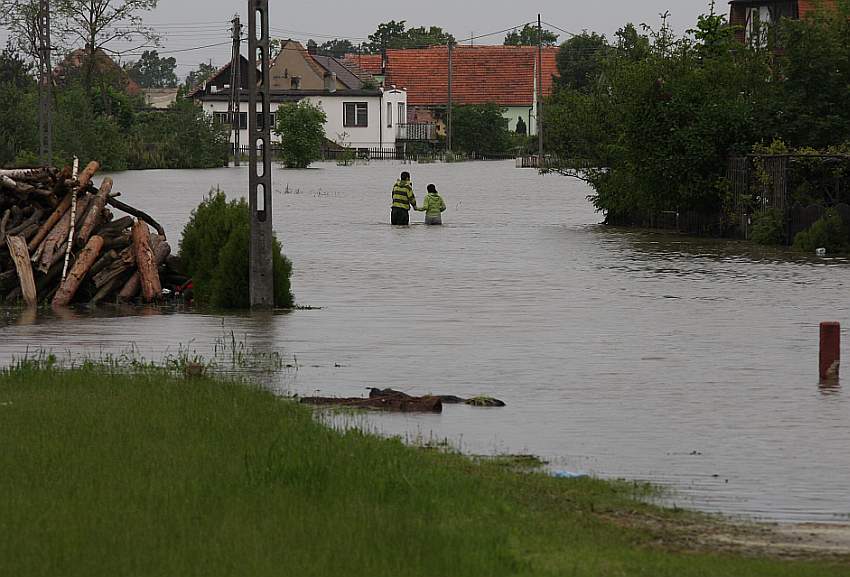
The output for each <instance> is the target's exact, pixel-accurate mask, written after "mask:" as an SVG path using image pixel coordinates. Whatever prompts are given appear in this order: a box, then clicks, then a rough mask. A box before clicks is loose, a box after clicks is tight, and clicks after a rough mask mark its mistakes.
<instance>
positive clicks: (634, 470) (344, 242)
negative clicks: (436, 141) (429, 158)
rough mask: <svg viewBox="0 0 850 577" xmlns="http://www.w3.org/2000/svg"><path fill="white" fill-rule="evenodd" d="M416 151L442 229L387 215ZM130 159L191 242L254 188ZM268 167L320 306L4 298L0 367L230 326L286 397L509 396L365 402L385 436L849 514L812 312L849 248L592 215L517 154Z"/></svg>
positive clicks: (308, 289) (417, 179) (576, 194)
mask: <svg viewBox="0 0 850 577" xmlns="http://www.w3.org/2000/svg"><path fill="white" fill-rule="evenodd" d="M404 169H407V170H410V171H411V172H412V173H413V178H414V186H415V189H416V191H417V194H418V195H419V196H420V197H421V195H422V192H423V191H424V189H425V186H426V185H427V184H429V183H431V182H433V183H435V184H436V185H437V187H438V188H439V190H440V192H441V193H442V194H443V196H444V197H445V199H446V203H447V205H448V211H447V212H446V214H445V216H444V222H445V223H446V225H445V226H443V227H425V226H423V225H420V224H414V225H413V226H411V227H410V228H394V227H391V226H389V225H388V224H387V222H388V220H389V208H388V205H389V191H390V188H391V186H392V184H393V180H394V178H395V177H396V176H397V174H398V173H399V172H400V171H401V170H404ZM114 177H115V181H116V189H118V190H120V191H122V192H123V195H124V196H123V198H124V199H125V200H126V202H128V203H130V204H133V205H136V206H138V207H139V208H142V209H146V210H148V211H150V212H151V213H153V214H155V215H156V216H157V217H158V218H159V219H160V220H161V221H162V224H164V225H165V226H166V229H167V231H168V232H169V234H170V237H171V240H172V241H174V242H176V241H177V239H178V237H179V231H180V230H181V228H182V226H183V224H185V222H186V220H187V219H188V216H189V212H190V211H191V210H192V208H193V207H195V206H196V205H197V204H198V202H199V201H200V200H201V199H202V198H203V197H204V195H205V194H206V193H207V191H208V190H209V189H210V187H212V186H221V188H222V189H224V190H226V191H227V192H229V193H230V194H233V195H240V194H242V193H243V192H244V190H245V189H246V181H247V171H246V169H245V168H244V167H243V168H241V169H239V168H230V169H219V170H209V171H148V172H127V173H121V174H117V175H114ZM273 178H274V189H275V194H274V218H275V229H276V230H277V231H278V234H279V235H280V237H281V239H282V240H283V243H284V246H285V250H286V253H287V254H288V255H289V256H290V258H291V259H292V260H293V262H294V266H295V272H294V276H293V288H294V292H295V295H296V298H297V300H298V302H299V304H302V305H310V306H314V307H321V310H302V311H295V312H292V313H287V314H277V315H271V316H269V315H229V316H222V315H207V314H199V313H185V312H178V311H169V310H164V311H157V310H141V311H140V310H136V309H105V310H101V311H97V312H86V311H77V312H75V313H66V314H65V315H61V316H57V315H54V314H42V315H27V314H22V313H20V312H19V311H16V310H8V309H7V310H3V309H0V326H2V327H3V328H2V339H0V362H3V363H9V362H11V360H12V359H13V357H21V356H23V355H25V354H33V353H34V352H35V351H44V350H49V351H52V352H54V353H56V354H58V355H60V356H72V357H73V356H79V355H89V356H99V355H106V354H121V353H128V352H132V353H133V354H137V355H143V356H145V357H147V358H149V359H154V360H156V359H161V358H163V357H164V356H166V355H169V354H172V355H173V354H177V353H178V352H179V351H191V352H197V354H200V355H204V356H207V357H209V356H212V355H215V354H216V352H217V350H218V352H220V348H221V347H222V346H223V345H224V343H225V341H229V340H230V339H231V337H232V338H235V339H236V340H237V341H239V342H242V343H244V346H245V347H247V348H248V349H250V350H254V351H257V352H260V353H273V354H276V355H280V356H281V357H282V358H283V359H284V360H285V362H286V363H289V364H291V365H293V366H292V367H290V368H288V369H284V370H282V371H279V372H277V373H275V374H274V375H273V376H272V377H270V378H267V379H266V382H267V384H268V385H269V386H271V387H274V388H275V389H276V390H279V391H281V392H293V393H300V394H313V393H316V392H319V393H321V394H324V395H344V396H355V395H361V394H364V393H365V388H366V387H370V386H376V387H394V388H398V389H402V390H405V391H407V392H410V393H414V394H418V393H421V394H425V393H429V392H434V393H444V394H457V395H462V396H474V395H479V394H484V395H491V396H495V397H499V398H501V399H503V400H504V401H506V402H507V403H508V406H507V408H504V409H473V408H469V407H465V406H447V407H446V408H445V410H444V412H443V414H442V415H369V416H368V417H365V418H364V421H365V422H366V424H367V425H368V426H370V427H372V428H374V429H376V430H378V431H380V432H383V433H386V434H390V435H401V436H404V437H405V438H408V439H415V438H422V439H448V440H449V441H450V442H452V443H455V444H456V445H459V446H460V447H462V448H463V450H465V451H468V452H470V453H494V452H510V453H519V452H531V453H534V454H537V455H540V456H542V457H544V458H545V459H546V460H548V461H550V462H551V463H552V465H553V467H555V468H558V469H565V470H569V471H581V472H588V473H592V474H596V475H599V476H602V477H624V478H628V479H641V480H649V481H654V482H657V483H660V484H662V485H664V486H666V487H669V488H670V489H671V492H670V494H669V496H668V501H670V502H674V503H676V504H678V505H680V506H688V507H696V508H699V509H704V510H709V511H722V512H727V513H740V514H745V515H750V516H756V517H762V518H768V519H779V520H794V521H846V520H847V519H848V518H850V489H848V483H847V479H848V476H850V390H848V388H847V387H843V388H842V387H840V386H839V387H836V388H821V387H819V386H818V371H817V369H818V359H817V355H818V324H819V322H820V321H823V320H837V321H842V322H844V323H845V324H847V323H848V322H850V318H848V317H850V309H848V289H850V262H848V261H845V260H842V259H828V258H827V259H816V258H809V257H800V256H793V255H789V254H787V253H785V252H781V251H764V250H758V249H754V248H753V247H751V246H749V245H747V244H744V243H738V242H726V241H710V240H700V239H694V238H686V237H680V236H675V235H663V234H657V233H647V232H638V231H627V230H614V229H610V228H606V227H603V226H599V225H598V224H597V223H598V221H599V220H600V216H599V215H598V214H596V213H595V212H594V210H593V207H592V206H591V204H590V203H589V202H588V201H587V200H586V198H585V197H586V196H587V195H588V194H589V193H590V191H589V189H588V188H587V187H586V186H585V185H584V184H582V183H581V182H578V181H575V180H570V179H566V178H562V177H558V176H545V177H543V176H540V175H538V174H536V172H534V171H528V170H519V169H515V168H514V167H513V163H512V162H497V163H466V164H448V165H443V164H423V165H416V164H414V165H402V164H401V163H390V162H387V163H372V164H370V165H368V166H354V167H337V166H336V165H333V164H321V165H317V167H316V168H313V169H310V170H303V171H284V170H280V169H276V170H275V172H274V175H273ZM413 220H414V221H415V222H416V223H418V222H420V221H421V220H422V216H421V214H416V215H415V216H414V217H413ZM246 370H249V369H246Z"/></svg>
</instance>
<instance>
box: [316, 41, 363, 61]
mask: <svg viewBox="0 0 850 577" xmlns="http://www.w3.org/2000/svg"><path fill="white" fill-rule="evenodd" d="M318 51H319V54H321V55H323V56H333V57H334V58H342V57H343V56H345V55H346V54H353V53H355V52H357V47H356V46H354V44H352V43H351V41H350V40H337V39H334V40H328V41H327V42H325V43H323V44H321V45H320V46H319V48H318Z"/></svg>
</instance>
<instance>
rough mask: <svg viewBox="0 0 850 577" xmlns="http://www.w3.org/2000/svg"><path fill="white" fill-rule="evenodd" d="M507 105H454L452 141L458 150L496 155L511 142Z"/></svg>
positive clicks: (502, 151) (504, 149)
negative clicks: (505, 114)
mask: <svg viewBox="0 0 850 577" xmlns="http://www.w3.org/2000/svg"><path fill="white" fill-rule="evenodd" d="M504 112H505V109H504V108H502V107H500V106H499V105H497V104H473V105H467V106H455V107H453V109H452V145H453V148H454V149H455V150H456V151H459V152H466V153H476V154H487V155H497V154H505V153H507V152H509V150H510V146H511V139H510V132H509V131H508V119H507V118H505V117H504V116H503V115H504Z"/></svg>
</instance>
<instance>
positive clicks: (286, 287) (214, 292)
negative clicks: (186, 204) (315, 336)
mask: <svg viewBox="0 0 850 577" xmlns="http://www.w3.org/2000/svg"><path fill="white" fill-rule="evenodd" d="M249 228H250V224H249V220H248V203H247V202H245V200H244V199H241V200H238V201H237V200H231V201H229V202H228V200H227V197H226V195H225V194H224V193H223V192H222V191H220V190H217V191H211V192H210V194H209V196H208V197H207V198H206V199H205V200H204V201H203V202H202V203H201V204H200V206H198V208H196V209H195V210H194V211H193V212H192V216H191V218H190V219H189V222H188V223H187V224H186V226H185V228H184V229H183V237H182V239H181V240H180V258H181V261H182V262H183V266H184V267H185V270H186V273H187V274H188V275H189V276H191V277H192V279H193V281H194V287H195V301H196V302H197V303H198V304H199V305H201V306H210V307H215V308H224V309H247V308H249V307H250V298H249V292H248V285H249V268H248V250H249V239H250V231H249ZM273 243H274V250H273V266H274V303H275V306H276V307H280V308H289V307H292V306H293V297H292V292H291V289H290V282H289V277H290V274H291V272H292V264H291V263H290V261H289V260H288V259H287V258H286V257H285V256H284V255H283V252H282V250H281V245H280V243H279V242H278V240H277V238H275V239H273Z"/></svg>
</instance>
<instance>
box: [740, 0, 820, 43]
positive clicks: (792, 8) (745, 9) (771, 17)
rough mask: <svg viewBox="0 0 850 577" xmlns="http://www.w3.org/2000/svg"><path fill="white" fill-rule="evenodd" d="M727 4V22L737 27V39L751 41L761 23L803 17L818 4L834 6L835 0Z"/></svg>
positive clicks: (753, 0)
mask: <svg viewBox="0 0 850 577" xmlns="http://www.w3.org/2000/svg"><path fill="white" fill-rule="evenodd" d="M729 5H730V15H729V22H730V24H732V25H733V26H735V27H737V31H736V35H737V38H738V40H740V41H741V42H751V41H752V40H753V36H754V34H756V33H758V31H759V29H760V28H761V26H762V25H771V24H776V23H777V22H779V21H780V20H781V19H782V18H791V19H794V20H797V19H800V18H805V17H806V16H808V15H810V14H811V13H813V12H814V11H815V10H817V9H818V7H819V6H823V7H824V8H835V7H836V0H732V1H731V2H729Z"/></svg>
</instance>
